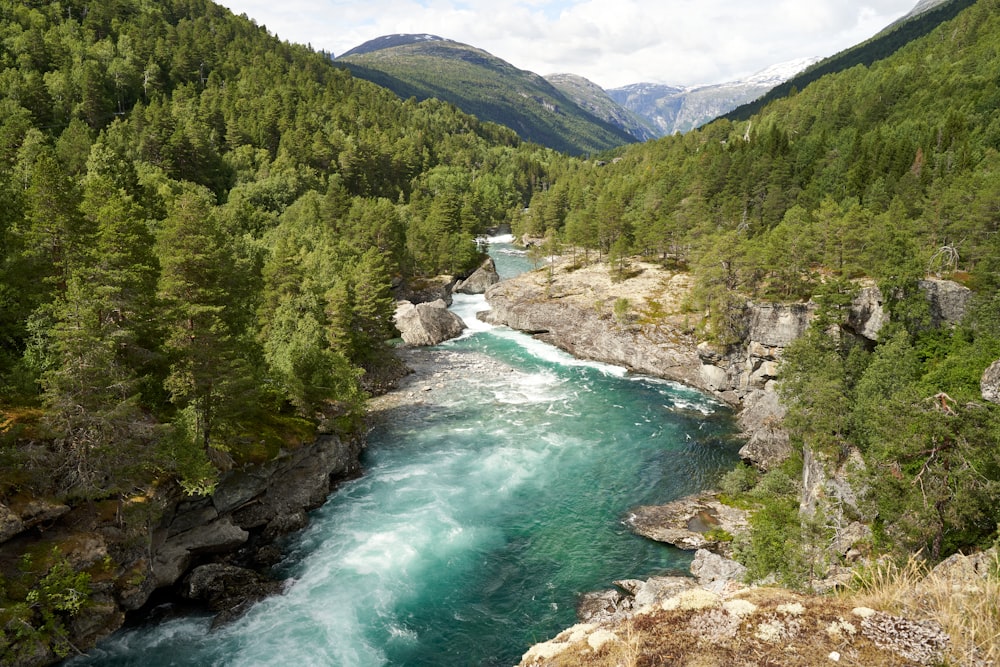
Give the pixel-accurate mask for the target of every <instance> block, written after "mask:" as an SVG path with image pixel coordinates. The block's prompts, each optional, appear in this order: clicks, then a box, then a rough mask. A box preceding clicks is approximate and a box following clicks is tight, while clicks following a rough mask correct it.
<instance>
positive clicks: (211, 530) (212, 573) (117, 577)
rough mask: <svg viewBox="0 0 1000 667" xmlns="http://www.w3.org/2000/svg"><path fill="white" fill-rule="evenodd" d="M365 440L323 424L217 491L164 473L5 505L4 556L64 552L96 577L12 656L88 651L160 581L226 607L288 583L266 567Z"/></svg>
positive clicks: (18, 560)
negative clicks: (58, 622) (127, 493)
mask: <svg viewBox="0 0 1000 667" xmlns="http://www.w3.org/2000/svg"><path fill="white" fill-rule="evenodd" d="M360 451H361V442H360V441H359V440H356V439H355V440H345V439H342V438H340V437H337V436H335V435H332V434H323V435H320V436H319V437H317V438H316V439H315V441H313V442H308V443H302V444H298V445H294V446H289V447H288V448H286V449H285V450H283V451H282V452H281V453H280V454H279V455H278V456H277V457H276V458H274V459H272V460H271V461H269V462H267V463H264V464H259V465H252V466H247V467H245V468H240V469H235V470H232V471H230V472H228V473H226V474H224V475H223V477H222V479H221V480H220V482H219V484H218V486H217V487H216V489H215V491H214V492H213V493H212V494H211V495H210V496H202V497H191V496H187V495H186V494H184V493H183V492H182V491H181V489H180V488H179V487H177V486H176V485H174V484H164V485H161V486H159V487H157V488H155V489H153V490H152V491H150V492H149V493H148V494H145V495H140V496H135V497H132V498H129V499H125V500H121V501H118V500H106V501H94V502H87V503H80V504H77V505H74V506H73V507H70V506H67V505H61V504H58V503H48V502H46V501H44V500H41V499H37V498H36V499H33V500H32V501H31V502H28V503H25V504H23V506H22V505H18V504H13V505H12V507H4V515H5V516H6V520H5V521H4V524H5V528H4V532H3V538H4V539H3V541H2V543H0V563H2V564H3V567H4V568H8V567H11V568H12V567H25V563H26V562H28V563H30V565H29V566H31V567H38V568H42V567H45V568H47V567H51V566H52V564H50V563H49V560H50V559H51V558H53V557H54V556H53V554H58V556H59V562H64V563H66V564H67V565H68V567H69V568H71V571H73V572H81V573H86V574H87V576H88V577H89V584H88V586H87V588H89V594H88V595H86V598H85V600H82V601H81V606H80V607H79V610H78V613H76V614H74V615H72V616H71V617H70V618H69V620H68V622H67V623H66V626H65V629H64V630H62V631H58V632H60V634H59V635H57V636H56V637H55V638H50V637H47V636H45V635H30V634H29V635H24V636H23V638H22V639H20V641H19V642H15V645H11V646H8V647H5V648H6V655H7V656H8V657H9V659H10V662H9V663H7V664H15V665H41V664H48V663H51V662H54V661H56V660H57V659H58V658H59V657H61V656H59V655H57V654H56V653H55V650H56V649H57V648H59V647H62V648H63V650H66V649H71V650H73V651H86V650H87V649H88V648H90V647H91V646H93V645H94V644H95V643H96V642H97V641H98V640H100V639H101V638H103V637H105V636H107V635H109V634H111V633H112V632H114V631H115V630H117V629H118V628H120V627H121V626H122V624H123V623H124V621H125V617H126V615H127V614H128V613H129V612H135V611H137V610H139V609H141V608H142V607H143V606H144V605H146V603H147V602H148V601H150V599H151V597H152V595H153V593H154V592H156V591H168V590H170V591H173V595H174V596H176V597H179V598H187V599H190V600H194V601H196V602H199V603H202V604H205V605H206V606H208V607H209V608H211V609H213V610H215V611H224V612H225V614H226V615H227V616H228V617H233V616H236V615H239V614H240V613H241V612H242V611H245V610H246V608H248V606H249V605H250V604H252V602H253V601H255V600H257V599H260V598H261V597H263V596H265V595H269V594H273V593H275V592H277V591H279V590H280V588H281V586H280V582H274V581H270V580H268V578H267V577H266V576H261V575H260V574H259V571H266V570H267V569H268V568H269V567H270V565H273V564H274V563H275V562H277V560H279V559H280V558H281V554H280V552H279V551H278V550H277V549H276V548H275V547H274V546H273V541H274V539H275V538H276V537H278V536H280V535H283V534H286V533H288V532H291V531H293V530H298V529H300V528H302V527H303V526H305V524H306V521H307V518H306V512H308V511H309V510H311V509H314V508H316V507H318V506H319V505H321V504H322V503H323V502H324V501H325V500H326V497H327V495H328V494H329V493H330V490H331V488H332V487H333V485H334V484H336V482H337V480H339V479H343V478H344V477H347V476H350V475H353V474H356V473H357V472H358V454H359V453H360ZM25 554H29V555H31V560H30V561H25V558H26V556H25ZM56 567H57V569H55V570H53V572H55V571H58V566H56ZM50 576H52V575H51V574H50ZM14 636H17V635H14Z"/></svg>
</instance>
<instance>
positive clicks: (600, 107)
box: [545, 74, 662, 141]
mask: <svg viewBox="0 0 1000 667" xmlns="http://www.w3.org/2000/svg"><path fill="white" fill-rule="evenodd" d="M545 80H546V81H548V82H549V83H551V84H552V85H553V86H555V87H556V88H558V89H559V90H560V91H562V93H563V94H564V95H566V97H568V98H570V99H571V100H573V101H574V102H576V104H577V105H578V106H579V107H581V108H583V109H584V110H585V111H587V112H589V113H591V114H592V115H594V116H597V117H598V118H600V119H601V120H603V121H606V122H608V123H611V124H612V125H615V126H617V127H620V128H622V129H623V130H625V131H626V132H628V133H629V134H631V135H632V136H633V137H635V138H636V139H639V140H640V141H647V140H649V139H655V138H657V137H659V136H662V132H660V130H659V128H657V127H656V126H655V125H654V124H653V123H652V122H650V121H649V120H648V119H647V118H645V117H643V116H640V115H639V114H637V113H635V112H633V111H630V110H629V109H626V108H625V107H623V106H622V105H621V104H619V103H618V102H616V101H615V100H614V99H612V98H611V96H610V95H608V93H607V91H605V90H604V89H603V88H601V87H600V86H598V85H597V84H596V83H594V82H593V81H591V80H590V79H585V78H584V77H582V76H578V75H576V74H548V75H546V76H545Z"/></svg>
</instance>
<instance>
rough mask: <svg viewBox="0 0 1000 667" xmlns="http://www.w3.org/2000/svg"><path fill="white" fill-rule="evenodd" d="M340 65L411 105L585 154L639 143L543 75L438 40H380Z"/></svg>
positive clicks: (408, 37) (422, 37)
mask: <svg viewBox="0 0 1000 667" xmlns="http://www.w3.org/2000/svg"><path fill="white" fill-rule="evenodd" d="M335 62H337V63H339V64H341V65H343V66H344V67H346V68H347V69H349V70H350V71H351V72H352V73H353V74H354V75H355V76H357V77H359V78H362V79H367V80H369V81H372V82H374V83H377V84H379V85H381V86H384V87H386V88H389V89H390V90H392V91H393V92H395V93H396V94H397V95H399V96H400V97H402V98H404V99H406V98H409V97H416V98H417V99H421V100H422V99H428V98H437V99H439V100H443V101H445V102H450V103H451V104H454V105H455V106H457V107H458V108H459V109H461V110H462V111H464V112H466V113H469V114H472V115H474V116H477V117H478V118H480V119H482V120H488V121H493V122H496V123H500V124H502V125H506V126H507V127H509V128H511V129H513V130H514V131H515V132H517V133H518V134H519V135H520V136H521V137H522V138H524V139H527V140H528V141H532V142H534V143H537V144H541V145H543V146H548V147H549V148H553V149H555V150H558V151H562V152H565V153H570V154H576V155H579V154H582V153H591V152H598V151H603V150H608V149H611V148H615V147H617V146H621V145H623V144H627V143H632V142H634V141H636V138H635V137H633V136H632V135H630V134H629V133H628V132H626V131H625V130H623V129H621V128H620V127H617V126H615V125H613V124H611V123H609V122H607V121H604V120H601V119H599V118H597V117H595V116H593V115H591V114H590V113H588V112H587V111H585V110H583V109H581V108H580V107H579V106H577V104H576V103H574V102H573V101H572V100H571V99H569V98H568V97H567V96H566V95H564V94H563V93H562V92H560V91H559V90H558V89H556V88H555V87H554V86H553V85H552V84H550V83H549V82H548V81H546V80H545V79H543V78H542V77H541V76H539V75H537V74H534V73H532V72H527V71H525V70H520V69H517V68H516V67H514V66H513V65H511V64H510V63H508V62H505V61H503V60H501V59H500V58H497V57H495V56H493V55H491V54H489V53H487V52H486V51H482V50H480V49H476V48H473V47H471V46H468V45H466V44H460V43H458V42H454V41H451V40H445V39H441V38H438V37H434V36H432V35H394V36H389V37H381V38H378V39H376V40H372V41H370V42H366V43H365V44H362V45H361V46H359V47H357V48H355V49H352V50H351V51H348V52H347V53H346V54H344V55H343V56H341V57H340V58H338V59H337V60H336V61H335Z"/></svg>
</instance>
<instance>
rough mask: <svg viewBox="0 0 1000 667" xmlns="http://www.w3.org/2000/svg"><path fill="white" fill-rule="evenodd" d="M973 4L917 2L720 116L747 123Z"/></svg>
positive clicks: (934, 0)
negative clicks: (770, 105)
mask: <svg viewBox="0 0 1000 667" xmlns="http://www.w3.org/2000/svg"><path fill="white" fill-rule="evenodd" d="M975 3H976V0H920V2H918V3H917V5H916V7H914V8H913V10H912V11H910V13H909V14H907V15H906V16H904V17H903V18H901V19H900V20H899V21H896V22H895V23H893V24H892V25H890V26H888V27H887V28H886V29H885V30H883V31H882V32H880V33H879V34H877V35H875V36H874V37H872V38H871V39H869V40H868V41H865V42H862V43H861V44H858V45H857V46H853V47H851V48H849V49H846V50H844V51H841V52H840V53H838V54H836V55H834V56H831V57H829V58H826V59H825V60H822V61H820V62H818V63H816V64H815V65H813V66H812V67H810V68H809V69H807V70H805V71H804V72H802V73H801V74H799V75H797V76H794V77H792V78H790V79H789V80H787V81H785V82H784V83H782V84H780V85H778V86H775V87H774V88H772V89H771V90H770V91H769V92H767V94H765V95H763V96H762V97H760V98H759V99H757V100H754V101H752V102H749V103H747V104H744V105H742V106H739V107H737V108H735V109H733V110H732V111H730V112H728V113H726V114H724V115H723V116H722V117H723V118H728V119H729V120H747V119H748V118H750V117H751V116H753V115H754V114H756V113H758V112H759V111H760V110H761V109H763V108H764V107H765V106H766V105H767V103H768V102H771V101H772V100H776V99H780V98H782V97H786V96H787V95H788V94H789V93H790V92H792V89H793V88H794V89H796V90H802V89H803V88H805V87H806V86H808V85H809V84H810V83H812V82H813V81H816V80H817V79H819V78H820V77H822V76H825V75H827V74H832V73H834V72H842V71H844V70H847V69H850V68H852V67H854V66H856V65H865V66H866V67H867V66H870V65H871V64H872V63H874V62H876V61H878V60H882V59H884V58H887V57H889V56H891V55H892V54H894V53H895V52H896V51H898V50H899V49H901V48H902V47H904V46H906V45H907V44H909V43H910V42H912V41H913V40H915V39H918V38H919V37H923V36H924V35H926V34H928V33H929V32H931V31H932V30H933V29H934V28H936V27H937V26H939V25H940V24H942V23H944V22H945V21H950V20H951V19H953V18H955V17H956V16H958V14H959V12H961V11H962V10H963V9H966V8H967V7H970V6H972V5H974V4H975Z"/></svg>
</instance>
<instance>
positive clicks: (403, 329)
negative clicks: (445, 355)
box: [395, 299, 465, 346]
mask: <svg viewBox="0 0 1000 667" xmlns="http://www.w3.org/2000/svg"><path fill="white" fill-rule="evenodd" d="M395 322H396V328H397V329H399V332H400V334H401V335H402V338H403V342H404V343H406V344H407V345H424V346H427V345H437V344H439V343H443V342H444V341H446V340H449V339H451V338H455V337H456V336H459V335H460V334H461V333H462V331H463V330H465V323H464V322H463V321H462V318H460V317H459V316H458V315H456V314H455V313H453V312H451V311H450V310H448V306H447V305H446V304H445V302H444V301H442V300H440V299H439V300H437V301H434V302H432V303H419V304H417V305H414V304H412V303H410V302H409V301H400V302H399V303H397V304H396V315H395Z"/></svg>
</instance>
